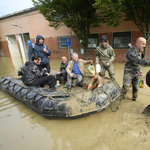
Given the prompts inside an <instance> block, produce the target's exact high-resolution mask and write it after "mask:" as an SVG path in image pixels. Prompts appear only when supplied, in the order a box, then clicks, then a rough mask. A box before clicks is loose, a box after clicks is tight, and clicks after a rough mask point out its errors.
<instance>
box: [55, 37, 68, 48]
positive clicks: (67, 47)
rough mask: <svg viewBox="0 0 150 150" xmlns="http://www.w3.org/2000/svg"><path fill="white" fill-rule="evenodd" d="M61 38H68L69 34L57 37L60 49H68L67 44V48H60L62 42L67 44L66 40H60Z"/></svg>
mask: <svg viewBox="0 0 150 150" xmlns="http://www.w3.org/2000/svg"><path fill="white" fill-rule="evenodd" d="M59 38H68V36H58V37H57V41H58V47H59V49H68V46H66V48H60V45H59V44H60V43H65V44H66V41H65V42H59Z"/></svg>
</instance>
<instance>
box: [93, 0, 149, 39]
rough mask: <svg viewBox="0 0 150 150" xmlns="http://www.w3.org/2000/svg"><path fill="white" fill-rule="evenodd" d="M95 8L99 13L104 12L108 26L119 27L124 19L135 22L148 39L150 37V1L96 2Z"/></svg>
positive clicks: (106, 0)
mask: <svg viewBox="0 0 150 150" xmlns="http://www.w3.org/2000/svg"><path fill="white" fill-rule="evenodd" d="M94 7H95V8H96V10H97V11H101V10H103V11H102V13H103V16H104V17H105V23H107V25H108V26H117V25H119V24H120V22H121V17H124V20H125V21H127V20H128V21H134V23H135V24H136V25H137V27H138V28H139V30H140V31H141V32H142V33H143V34H144V37H145V38H146V39H148V37H149V36H150V1H149V0H145V1H141V0H105V1H103V0H95V4H94Z"/></svg>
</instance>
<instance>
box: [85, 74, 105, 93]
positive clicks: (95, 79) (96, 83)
mask: <svg viewBox="0 0 150 150" xmlns="http://www.w3.org/2000/svg"><path fill="white" fill-rule="evenodd" d="M101 86H102V78H101V77H100V76H95V77H93V78H92V80H91V81H90V83H89V85H88V88H87V90H93V89H95V88H97V87H101Z"/></svg>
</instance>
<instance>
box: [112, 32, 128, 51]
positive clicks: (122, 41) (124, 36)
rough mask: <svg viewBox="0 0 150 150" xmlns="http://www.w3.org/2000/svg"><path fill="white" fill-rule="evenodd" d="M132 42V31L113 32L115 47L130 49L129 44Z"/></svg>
mask: <svg viewBox="0 0 150 150" xmlns="http://www.w3.org/2000/svg"><path fill="white" fill-rule="evenodd" d="M129 43H131V32H114V33H113V48H114V49H128V44H129Z"/></svg>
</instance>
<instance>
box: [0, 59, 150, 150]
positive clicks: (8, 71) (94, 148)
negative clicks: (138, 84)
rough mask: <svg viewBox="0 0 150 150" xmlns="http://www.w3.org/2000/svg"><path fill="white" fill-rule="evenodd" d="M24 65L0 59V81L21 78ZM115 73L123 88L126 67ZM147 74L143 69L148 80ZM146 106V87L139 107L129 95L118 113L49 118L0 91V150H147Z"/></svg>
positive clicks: (149, 123) (149, 100)
mask: <svg viewBox="0 0 150 150" xmlns="http://www.w3.org/2000/svg"><path fill="white" fill-rule="evenodd" d="M60 62H61V60H51V62H50V64H51V68H52V70H56V71H58V70H59V68H60ZM22 64H23V62H22V60H21V59H20V58H16V59H15V60H13V61H12V59H11V58H5V57H0V77H3V76H12V77H18V76H17V71H18V70H19V67H20V66H21V65H22ZM114 67H115V71H116V80H117V82H118V83H119V85H120V86H122V80H123V69H124V63H114ZM149 69H150V68H149V67H142V71H143V75H144V76H145V74H146V73H147V72H148V70H149ZM86 70H87V68H86ZM107 76H108V75H107ZM117 104H118V102H116V103H115V104H114V105H115V106H117ZM148 104H150V88H149V87H148V86H147V85H146V84H145V85H144V88H142V89H139V96H138V99H137V102H132V91H131V89H130V90H129V92H128V93H127V95H126V98H125V100H122V102H121V105H120V109H119V111H116V112H112V111H111V108H110V107H109V108H107V109H106V110H104V111H102V112H98V113H94V114H93V115H88V116H86V117H81V118H78V119H70V118H60V117H59V118H58V117H49V118H46V117H42V116H41V115H39V114H38V113H36V112H35V111H33V110H32V109H30V108H29V107H27V106H26V105H24V104H23V103H21V102H20V101H18V100H17V99H15V98H14V97H12V96H10V95H9V94H7V93H5V92H3V91H1V90H0V150H35V149H36V150H143V149H144V150H149V149H150V117H146V116H145V115H144V114H142V112H143V110H144V108H145V107H146V106H147V105H148Z"/></svg>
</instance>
